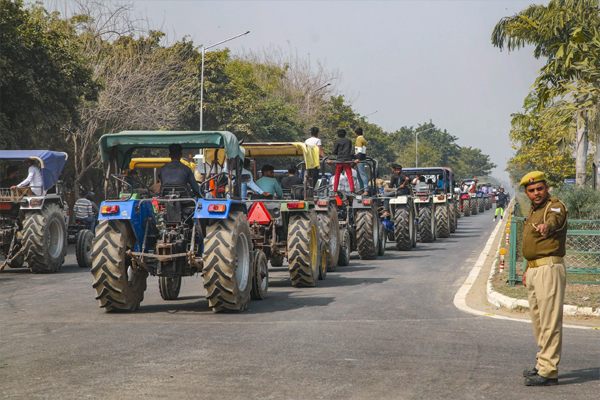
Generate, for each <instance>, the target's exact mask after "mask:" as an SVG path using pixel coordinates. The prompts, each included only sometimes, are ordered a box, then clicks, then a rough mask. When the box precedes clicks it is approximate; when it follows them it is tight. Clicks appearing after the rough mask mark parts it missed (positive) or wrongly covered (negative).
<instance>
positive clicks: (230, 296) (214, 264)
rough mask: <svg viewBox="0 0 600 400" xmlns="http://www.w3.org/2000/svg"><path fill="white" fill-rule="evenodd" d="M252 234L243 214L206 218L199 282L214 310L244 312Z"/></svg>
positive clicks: (249, 288) (250, 273)
mask: <svg viewBox="0 0 600 400" xmlns="http://www.w3.org/2000/svg"><path fill="white" fill-rule="evenodd" d="M251 249H252V236H251V234H250V227H249V226H248V219H247V217H246V214H244V213H243V212H241V211H232V212H231V213H230V214H229V216H228V217H227V219H218V220H212V221H210V222H209V223H208V224H207V226H206V238H205V239H204V254H203V255H202V258H203V261H204V268H203V269H202V282H203V283H204V288H205V289H206V299H207V300H208V304H209V305H210V307H211V308H212V309H213V311H214V312H220V311H244V310H245V309H246V307H247V306H248V302H249V301H250V290H251V288H252V272H253V269H252V260H251Z"/></svg>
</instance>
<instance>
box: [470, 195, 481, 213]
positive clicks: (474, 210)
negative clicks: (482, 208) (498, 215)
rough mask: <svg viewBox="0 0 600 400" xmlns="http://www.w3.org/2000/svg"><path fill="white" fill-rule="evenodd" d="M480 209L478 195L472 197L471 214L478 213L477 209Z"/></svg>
mask: <svg viewBox="0 0 600 400" xmlns="http://www.w3.org/2000/svg"><path fill="white" fill-rule="evenodd" d="M478 210H479V204H478V200H477V197H472V198H471V215H477V211H478Z"/></svg>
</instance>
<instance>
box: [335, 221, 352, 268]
mask: <svg viewBox="0 0 600 400" xmlns="http://www.w3.org/2000/svg"><path fill="white" fill-rule="evenodd" d="M340 237H341V240H340V257H339V258H338V265H339V266H340V267H346V266H348V265H350V253H351V251H350V246H351V243H350V233H349V232H348V229H342V230H341V231H340Z"/></svg>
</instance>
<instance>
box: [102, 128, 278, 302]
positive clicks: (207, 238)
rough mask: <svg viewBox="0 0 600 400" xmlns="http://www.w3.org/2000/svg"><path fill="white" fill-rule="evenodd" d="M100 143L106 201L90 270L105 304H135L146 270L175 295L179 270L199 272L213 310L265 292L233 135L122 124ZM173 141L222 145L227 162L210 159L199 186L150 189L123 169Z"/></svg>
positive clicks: (209, 147) (168, 296) (166, 293)
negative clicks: (196, 190)
mask: <svg viewBox="0 0 600 400" xmlns="http://www.w3.org/2000/svg"><path fill="white" fill-rule="evenodd" d="M99 144H100V151H101V156H102V161H103V162H104V163H105V164H106V175H105V193H106V196H107V200H105V201H104V202H102V204H101V207H100V215H99V217H98V220H99V223H98V226H97V227H96V235H95V237H94V240H93V253H92V269H91V272H92V275H93V278H94V282H93V285H92V286H93V288H94V289H95V290H96V299H97V300H98V301H99V303H100V307H102V308H104V309H105V310H106V311H135V310H137V309H138V308H139V306H140V303H141V302H142V300H143V298H144V291H145V290H146V287H147V277H148V274H151V275H153V276H158V277H159V291H160V293H161V296H162V297H163V299H165V300H174V299H177V297H178V296H179V291H180V288H181V280H182V277H185V276H193V275H194V274H196V273H200V275H201V277H202V281H203V284H204V287H205V289H206V299H207V300H208V304H209V306H210V307H211V308H212V310H213V311H214V312H220V311H243V310H245V309H246V307H247V305H248V302H249V300H250V298H252V299H263V298H265V297H266V295H267V289H268V271H267V270H266V263H265V262H264V260H261V258H260V255H259V254H257V253H256V252H253V251H252V238H251V233H250V227H249V225H248V220H247V212H246V205H245V204H244V203H243V202H242V201H241V198H240V192H241V191H240V187H241V184H242V182H243V176H242V174H241V170H242V165H241V164H242V161H243V159H244V151H243V148H241V147H240V146H239V143H238V140H237V139H236V137H235V135H233V134H232V133H230V132H189V131H186V132H176V131H124V132H121V133H117V134H107V135H104V136H102V137H101V138H100V142H99ZM170 145H180V146H181V147H182V148H183V149H184V150H188V149H202V150H203V151H204V152H205V153H210V152H213V153H215V152H217V151H219V150H222V151H223V154H224V160H225V161H226V162H225V163H224V165H222V166H220V167H218V166H217V162H216V161H215V162H213V163H212V165H211V168H210V170H209V171H208V173H207V174H206V175H205V178H206V180H205V181H203V182H201V183H200V185H199V192H200V193H194V192H193V188H191V187H190V186H189V185H187V184H178V185H169V184H166V183H164V182H163V184H162V185H161V186H160V191H159V193H158V194H157V195H153V194H151V192H150V190H149V188H148V187H147V185H145V184H144V183H143V181H142V180H140V181H139V182H136V184H133V183H132V182H131V180H129V179H128V177H127V175H124V174H123V172H124V171H125V170H127V169H128V166H129V165H130V162H131V160H132V157H133V153H134V152H140V153H142V155H146V154H148V153H149V152H150V151H152V150H154V151H156V149H163V150H164V149H167V148H169V146H170ZM205 161H206V159H205ZM171 162H172V163H173V162H177V159H174V160H173V161H171ZM186 168H187V167H186ZM237 177H240V178H239V179H237ZM194 186H195V185H194ZM198 194H199V196H198Z"/></svg>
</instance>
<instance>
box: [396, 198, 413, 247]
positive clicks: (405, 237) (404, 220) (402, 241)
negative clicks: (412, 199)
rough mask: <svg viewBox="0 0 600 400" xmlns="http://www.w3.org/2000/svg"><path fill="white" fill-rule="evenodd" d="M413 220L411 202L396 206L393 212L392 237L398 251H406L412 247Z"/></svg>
mask: <svg viewBox="0 0 600 400" xmlns="http://www.w3.org/2000/svg"><path fill="white" fill-rule="evenodd" d="M414 220H415V218H414V215H413V208H412V205H411V204H408V205H407V206H406V207H398V208H396V211H395V212H394V239H395V242H396V248H397V249H398V250H400V251H408V250H411V249H412V248H413V245H412V243H413V240H414V238H413V235H414V233H415V229H414V223H415V221H414Z"/></svg>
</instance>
